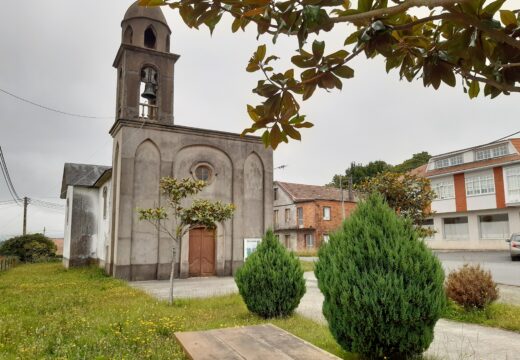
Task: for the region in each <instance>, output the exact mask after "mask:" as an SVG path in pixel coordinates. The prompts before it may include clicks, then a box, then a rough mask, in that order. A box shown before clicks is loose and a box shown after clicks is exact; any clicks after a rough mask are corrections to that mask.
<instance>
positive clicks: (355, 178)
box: [329, 160, 392, 189]
mask: <svg viewBox="0 0 520 360" xmlns="http://www.w3.org/2000/svg"><path fill="white" fill-rule="evenodd" d="M391 169H392V165H390V164H388V163H386V162H385V161H383V160H376V161H371V162H369V163H368V164H366V165H363V164H356V163H355V162H352V163H351V164H350V168H348V169H347V170H345V175H334V177H333V178H332V182H331V183H330V184H329V186H334V187H337V188H339V187H340V181H341V185H342V188H343V189H348V187H349V182H350V178H352V184H354V185H356V184H359V183H361V182H363V181H364V180H366V179H368V178H371V177H373V176H376V175H377V174H380V173H382V172H385V171H390V170H391Z"/></svg>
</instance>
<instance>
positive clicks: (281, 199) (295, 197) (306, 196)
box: [273, 181, 356, 251]
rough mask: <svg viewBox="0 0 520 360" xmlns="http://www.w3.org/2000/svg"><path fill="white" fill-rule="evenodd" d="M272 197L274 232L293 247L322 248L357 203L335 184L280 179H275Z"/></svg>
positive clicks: (299, 248) (294, 249) (289, 246)
mask: <svg viewBox="0 0 520 360" xmlns="http://www.w3.org/2000/svg"><path fill="white" fill-rule="evenodd" d="M349 195H350V196H349ZM273 198H274V202H273V209H274V211H273V225H274V231H275V234H276V235H277V236H278V238H279V240H280V242H281V243H282V244H284V245H285V246H286V247H287V248H288V249H290V250H293V251H301V250H313V249H317V248H319V246H320V245H321V243H322V242H326V241H328V238H329V234H330V233H331V232H333V231H334V230H336V229H337V228H339V226H340V225H341V223H342V221H343V219H344V218H346V217H347V216H349V215H350V213H351V212H352V210H353V209H354V208H355V206H356V201H355V199H354V196H353V193H350V194H349V192H348V191H343V195H342V193H341V191H340V190H339V189H336V188H332V187H326V186H316V185H303V184H293V183H286V182H280V181H275V183H274V187H273Z"/></svg>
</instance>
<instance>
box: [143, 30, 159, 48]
mask: <svg viewBox="0 0 520 360" xmlns="http://www.w3.org/2000/svg"><path fill="white" fill-rule="evenodd" d="M155 42H156V36H155V31H154V30H153V28H152V27H151V26H148V28H146V30H145V31H144V46H145V47H147V48H150V49H155Z"/></svg>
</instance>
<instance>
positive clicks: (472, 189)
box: [466, 174, 495, 196]
mask: <svg viewBox="0 0 520 360" xmlns="http://www.w3.org/2000/svg"><path fill="white" fill-rule="evenodd" d="M493 193H495V178H494V177H493V175H492V174H490V175H478V176H468V177H466V195H468V196H472V195H485V194H493Z"/></svg>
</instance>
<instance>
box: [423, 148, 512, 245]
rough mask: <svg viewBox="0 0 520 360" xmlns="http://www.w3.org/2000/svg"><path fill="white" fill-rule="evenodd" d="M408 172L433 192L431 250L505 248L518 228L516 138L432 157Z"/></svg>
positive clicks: (430, 225) (429, 242) (430, 221)
mask: <svg viewBox="0 0 520 360" xmlns="http://www.w3.org/2000/svg"><path fill="white" fill-rule="evenodd" d="M414 172H415V173H416V174H421V175H423V176H425V177H427V178H429V179H430V180H431V186H432V188H433V189H434V191H435V192H436V194H437V199H436V200H434V201H433V203H432V211H433V212H434V215H433V217H432V219H430V220H429V222H428V223H427V224H425V225H426V226H429V227H433V228H434V229H435V231H436V233H435V235H434V236H432V237H431V238H429V239H427V241H428V244H429V246H430V247H431V248H433V249H482V250H484V249H489V250H506V249H507V248H508V245H507V243H506V242H505V241H504V240H505V239H507V238H508V237H509V236H510V235H511V233H514V232H520V139H509V140H503V141H499V142H494V143H490V144H485V145H480V146H476V147H472V148H468V149H463V150H457V151H452V152H449V153H446V154H441V155H437V156H434V157H432V158H431V159H430V161H429V162H428V164H426V165H424V166H422V167H420V168H417V169H415V171H414Z"/></svg>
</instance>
